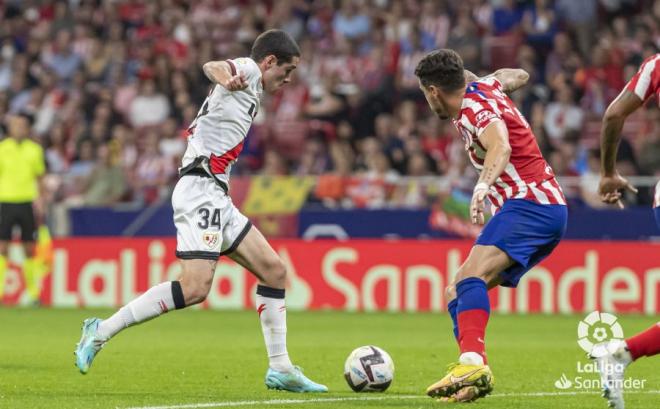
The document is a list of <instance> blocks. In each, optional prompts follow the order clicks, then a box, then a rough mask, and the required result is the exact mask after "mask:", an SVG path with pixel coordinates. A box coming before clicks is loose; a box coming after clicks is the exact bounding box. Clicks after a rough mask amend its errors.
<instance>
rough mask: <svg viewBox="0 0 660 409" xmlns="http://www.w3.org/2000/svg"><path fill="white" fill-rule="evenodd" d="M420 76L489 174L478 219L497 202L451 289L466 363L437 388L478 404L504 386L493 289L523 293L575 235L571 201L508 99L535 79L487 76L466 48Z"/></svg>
mask: <svg viewBox="0 0 660 409" xmlns="http://www.w3.org/2000/svg"><path fill="white" fill-rule="evenodd" d="M415 74H416V75H417V77H418V78H419V83H420V88H421V89H422V91H423V92H424V95H425V97H426V100H427V102H428V104H429V106H430V107H431V109H432V110H433V111H434V112H435V113H436V114H437V115H438V116H439V117H440V118H441V119H451V120H452V122H453V123H454V125H455V126H456V127H457V128H458V131H459V132H460V134H461V136H462V137H463V139H464V141H465V149H466V150H467V153H468V156H469V158H470V160H471V162H472V163H473V165H474V166H475V167H476V168H477V170H478V171H479V172H480V175H479V180H478V183H477V185H476V186H475V188H474V193H473V196H472V202H471V204H470V214H471V219H472V222H473V223H475V224H477V223H478V224H483V223H484V213H483V212H484V201H485V199H486V197H488V199H489V200H490V202H491V204H492V206H493V209H492V210H493V213H494V217H493V218H491V219H490V220H489V222H488V223H487V224H486V226H485V227H484V229H483V230H482V232H481V234H480V235H479V237H478V238H477V240H476V242H475V245H474V246H473V247H472V250H471V251H470V254H469V255H468V258H467V259H466V260H465V262H464V263H463V265H462V266H461V267H460V269H459V270H458V272H457V274H456V278H455V279H454V282H453V283H452V284H451V285H450V286H449V287H448V288H447V301H448V310H449V313H450V315H451V318H452V320H453V322H454V335H455V336H456V339H457V341H458V344H459V347H460V351H461V354H460V356H459V358H458V363H456V364H452V365H450V366H449V370H448V373H447V375H446V376H445V377H444V378H442V379H441V380H440V381H438V382H436V383H434V384H433V385H431V386H429V387H428V389H427V394H428V395H429V396H431V397H438V398H441V400H444V401H450V402H456V401H470V400H474V399H477V398H479V397H482V396H485V395H487V394H489V393H490V392H491V390H492V388H493V384H494V378H493V374H492V372H491V370H490V368H489V366H488V362H487V358H486V348H485V343H484V339H485V334H486V325H487V323H488V318H489V315H490V300H489V298H488V290H489V289H490V288H493V287H495V286H498V285H502V286H505V287H516V285H517V284H518V281H519V280H520V278H521V277H522V276H523V274H525V273H526V272H527V271H528V270H530V269H531V268H532V267H533V266H534V265H536V264H537V263H539V262H540V261H541V260H543V259H544V258H545V257H547V256H548V255H549V254H550V253H551V252H552V250H553V249H554V248H555V247H556V246H557V244H558V243H559V241H560V240H561V238H562V236H563V234H564V231H565V229H566V219H567V210H566V200H565V199H564V195H563V193H562V190H561V188H560V187H559V184H558V183H557V180H556V179H555V176H554V173H553V171H552V169H551V168H550V166H549V165H548V164H547V163H546V161H545V160H544V159H543V156H542V155H541V152H540V150H539V147H538V144H537V142H536V138H535V137H534V134H533V133H532V131H531V129H530V126H529V124H528V123H527V121H526V120H525V118H524V117H523V116H522V115H521V113H520V112H519V111H518V109H517V108H516V106H515V105H514V103H513V102H512V101H511V99H509V97H508V96H507V95H506V94H505V92H511V91H514V90H516V89H517V88H519V87H521V86H523V85H524V84H525V83H526V82H527V80H528V77H529V76H528V74H527V73H526V72H525V71H523V70H515V69H505V70H499V71H497V72H495V73H494V74H492V75H490V76H487V77H484V78H481V79H479V78H477V77H476V76H474V75H473V74H471V73H469V72H467V71H465V70H464V69H463V61H462V59H461V57H460V56H459V55H458V54H457V53H456V52H454V51H453V50H448V49H441V50H436V51H433V52H432V53H430V54H428V55H427V56H426V57H424V58H423V59H422V60H421V61H420V62H419V64H418V65H417V68H416V70H415Z"/></svg>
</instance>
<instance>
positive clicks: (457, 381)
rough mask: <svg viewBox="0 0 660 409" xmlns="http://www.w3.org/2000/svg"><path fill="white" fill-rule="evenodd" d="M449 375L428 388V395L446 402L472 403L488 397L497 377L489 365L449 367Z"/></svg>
mask: <svg viewBox="0 0 660 409" xmlns="http://www.w3.org/2000/svg"><path fill="white" fill-rule="evenodd" d="M447 370H448V371H447V375H445V377H444V378H442V379H440V380H439V381H438V382H436V383H434V384H433V385H431V386H429V387H428V388H426V394H427V395H429V396H430V397H432V398H444V399H441V400H442V401H445V402H470V401H473V400H475V399H478V398H481V397H484V396H486V395H488V394H489V393H490V392H491V391H492V390H493V386H494V385H495V377H494V376H493V373H492V372H491V370H490V367H489V366H488V365H464V364H459V363H454V364H451V365H449V366H448V367H447Z"/></svg>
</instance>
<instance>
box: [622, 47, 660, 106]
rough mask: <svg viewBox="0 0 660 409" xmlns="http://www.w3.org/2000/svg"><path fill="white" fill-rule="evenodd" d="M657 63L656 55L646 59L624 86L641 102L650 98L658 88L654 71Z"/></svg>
mask: <svg viewBox="0 0 660 409" xmlns="http://www.w3.org/2000/svg"><path fill="white" fill-rule="evenodd" d="M657 61H658V54H656V55H654V56H653V57H650V58H648V59H646V61H644V63H642V66H641V67H639V70H638V71H637V73H635V75H634V76H633V77H632V78H631V79H630V81H628V84H626V88H625V89H626V90H627V91H630V92H632V93H633V94H635V95H637V96H638V97H639V99H641V100H642V101H646V100H647V99H649V98H650V97H652V96H653V94H654V93H655V90H656V89H657V88H658V80H659V78H658V76H657V74H656V69H655V68H656V64H657Z"/></svg>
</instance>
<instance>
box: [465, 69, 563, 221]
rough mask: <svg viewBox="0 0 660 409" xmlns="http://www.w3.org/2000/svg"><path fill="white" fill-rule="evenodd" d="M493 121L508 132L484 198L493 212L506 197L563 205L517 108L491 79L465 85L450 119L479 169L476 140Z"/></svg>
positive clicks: (481, 151) (479, 147) (481, 154)
mask: <svg viewBox="0 0 660 409" xmlns="http://www.w3.org/2000/svg"><path fill="white" fill-rule="evenodd" d="M495 121H503V122H504V124H505V125H506V128H507V130H508V131H509V144H510V145H511V158H510V159H509V163H508V164H507V165H506V168H505V169H504V171H503V172H502V174H501V175H500V176H499V177H498V178H497V181H496V182H495V183H494V184H493V186H491V188H490V192H489V194H488V198H489V200H490V202H491V204H492V205H493V208H492V212H493V214H495V212H497V210H498V209H500V208H501V207H502V205H503V204H504V202H505V201H507V200H508V199H527V200H531V201H534V202H536V203H539V204H561V205H565V204H566V199H565V198H564V194H563V192H562V190H561V187H560V186H559V183H557V179H556V178H555V174H554V172H553V171H552V168H551V167H550V165H548V163H547V162H546V161H545V160H544V159H543V156H542V155H541V151H540V149H539V146H538V144H537V143H536V138H535V137H534V134H533V133H532V130H531V129H530V126H529V124H528V123H527V121H526V120H525V118H524V117H523V116H522V114H521V113H520V111H518V108H516V106H515V104H514V103H513V101H511V99H510V98H509V97H508V96H507V95H506V94H505V93H504V91H503V90H502V84H501V83H500V82H499V81H498V80H497V79H495V78H493V77H489V78H483V79H480V80H478V81H475V82H471V83H469V84H468V86H467V89H466V91H465V97H464V98H463V104H462V106H461V111H460V113H459V115H458V118H457V119H455V120H453V122H454V125H455V126H456V128H458V131H459V133H460V134H461V136H462V137H463V140H464V141H465V149H466V150H467V152H468V156H469V158H470V161H471V162H472V164H473V165H474V166H475V167H476V168H477V170H478V171H479V172H481V170H482V169H483V164H484V158H485V157H486V149H485V148H484V146H483V145H482V144H481V142H480V141H479V136H481V134H482V133H483V131H484V130H485V129H486V127H488V125H490V124H491V123H493V122H495Z"/></svg>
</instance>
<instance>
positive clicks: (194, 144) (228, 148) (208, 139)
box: [182, 58, 263, 183]
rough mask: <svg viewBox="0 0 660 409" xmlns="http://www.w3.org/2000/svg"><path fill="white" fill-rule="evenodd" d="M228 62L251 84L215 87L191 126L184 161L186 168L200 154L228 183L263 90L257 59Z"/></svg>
mask: <svg viewBox="0 0 660 409" xmlns="http://www.w3.org/2000/svg"><path fill="white" fill-rule="evenodd" d="M227 63H229V66H230V67H231V71H232V75H236V74H237V73H238V74H241V73H242V74H243V75H244V76H245V80H246V82H247V83H248V87H247V88H245V89H244V90H241V91H228V90H227V89H226V88H225V87H223V86H222V85H215V86H214V87H213V89H212V90H211V92H210V93H209V95H208V97H206V100H205V101H204V104H202V107H201V108H200V110H199V113H198V114H197V117H196V118H195V120H194V121H193V122H192V124H190V127H189V128H188V147H187V149H186V152H185V154H184V155H183V160H182V165H183V166H182V167H184V168H185V167H186V166H188V165H190V164H191V163H192V162H194V161H195V160H198V158H200V157H203V158H206V159H205V160H203V161H202V165H203V166H204V167H205V168H206V170H207V172H210V173H212V174H213V175H214V176H215V177H216V178H217V179H218V180H220V181H222V182H224V183H228V182H229V173H230V172H231V166H232V165H233V164H234V162H236V160H237V159H238V155H239V154H240V153H241V151H242V150H243V142H244V140H245V137H246V136H247V133H248V131H249V130H250V126H251V125H252V120H253V119H254V117H255V116H256V115H257V111H258V110H259V106H260V98H261V94H262V93H263V84H262V81H261V70H260V69H259V66H258V65H257V63H256V62H255V61H254V60H252V59H251V58H237V59H235V60H227Z"/></svg>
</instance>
